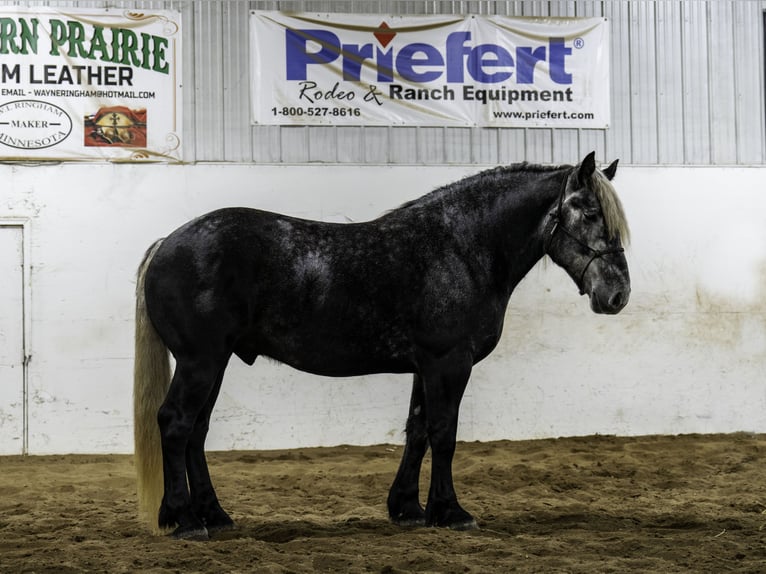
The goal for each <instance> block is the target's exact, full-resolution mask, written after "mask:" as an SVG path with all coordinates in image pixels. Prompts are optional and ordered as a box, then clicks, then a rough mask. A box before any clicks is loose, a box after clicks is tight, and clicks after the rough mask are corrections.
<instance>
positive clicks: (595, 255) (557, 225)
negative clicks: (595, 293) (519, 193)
mask: <svg viewBox="0 0 766 574" xmlns="http://www.w3.org/2000/svg"><path fill="white" fill-rule="evenodd" d="M575 169H576V168H575ZM571 173H574V170H573V171H572V172H571ZM571 173H570V174H568V175H567V176H566V177H565V178H564V183H563V185H562V186H561V193H560V194H559V201H558V208H557V209H556V213H555V214H554V215H553V217H552V218H551V219H552V221H553V227H552V228H551V231H550V233H549V234H548V239H547V240H546V241H545V243H544V245H543V252H544V253H546V254H549V255H550V252H549V249H550V246H551V243H552V242H553V236H554V235H556V232H557V231H558V230H559V229H560V230H561V231H562V232H564V234H565V235H567V237H569V238H570V239H572V240H573V241H574V242H575V243H577V244H579V245H580V246H582V247H585V249H587V250H588V251H590V252H591V256H590V259H588V261H587V263H585V266H584V267H583V268H582V271H580V278H579V280H578V281H577V288H578V289H579V290H580V295H584V294H585V290H584V289H583V283H584V280H585V272H586V271H587V270H588V267H590V264H591V263H593V261H595V260H596V259H600V258H601V257H603V256H604V255H611V254H614V253H624V252H625V249H623V248H622V247H610V248H608V249H595V248H593V247H591V246H590V245H588V243H587V242H586V241H583V240H582V239H580V238H579V237H577V235H575V234H574V233H573V232H572V231H571V230H570V229H569V228H567V227H566V226H565V225H564V224H563V223H561V221H562V217H561V211H562V204H563V203H564V193H565V192H566V189H567V183H568V182H569V177H570V175H571Z"/></svg>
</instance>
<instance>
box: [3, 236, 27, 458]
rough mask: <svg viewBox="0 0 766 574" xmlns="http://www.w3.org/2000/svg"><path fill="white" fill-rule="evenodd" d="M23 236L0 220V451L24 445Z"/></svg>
mask: <svg viewBox="0 0 766 574" xmlns="http://www.w3.org/2000/svg"><path fill="white" fill-rule="evenodd" d="M23 237H24V233H23V227H21V226H20V225H2V224H1V223H0V455H2V454H22V452H23V451H24V446H25V445H24V433H25V429H24V424H25V420H24V419H25V417H24V407H25V405H24V401H25V396H24V273H23V266H24V242H23Z"/></svg>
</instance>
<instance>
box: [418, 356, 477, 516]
mask: <svg viewBox="0 0 766 574" xmlns="http://www.w3.org/2000/svg"><path fill="white" fill-rule="evenodd" d="M472 365H473V363H472V361H471V360H470V357H469V356H467V355H466V356H459V357H452V358H450V356H447V357H444V358H442V359H440V360H439V361H438V362H436V363H435V364H432V365H429V366H428V368H427V370H426V369H424V371H423V373H422V375H423V382H424V390H425V399H426V421H427V422H426V424H427V429H428V439H429V441H430V443H431V487H430V489H429V491H428V502H427V504H426V513H425V518H426V525H428V526H446V527H449V528H453V529H455V530H470V529H473V528H477V525H476V521H475V520H474V518H473V516H471V515H470V514H469V513H468V512H466V511H465V510H463V508H462V507H461V506H460V504H458V501H457V494H455V487H454V485H453V482H452V459H453V456H454V454H455V443H456V437H457V422H458V412H459V410H460V401H461V400H462V398H463V392H464V391H465V387H466V385H467V384H468V378H469V376H470V374H471V367H472Z"/></svg>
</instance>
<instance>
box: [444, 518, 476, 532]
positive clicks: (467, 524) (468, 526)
mask: <svg viewBox="0 0 766 574" xmlns="http://www.w3.org/2000/svg"><path fill="white" fill-rule="evenodd" d="M447 527H448V528H449V529H450V530H478V529H479V525H478V524H477V523H476V521H475V520H474V519H473V518H472V519H471V520H465V521H463V522H456V523H455V524H448V525H447Z"/></svg>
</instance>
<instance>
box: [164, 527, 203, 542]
mask: <svg viewBox="0 0 766 574" xmlns="http://www.w3.org/2000/svg"><path fill="white" fill-rule="evenodd" d="M170 537H171V538H175V539H176V540H210V535H209V534H208V531H207V528H205V527H204V526H203V527H202V528H191V527H186V528H184V527H183V526H179V527H178V528H176V529H175V530H174V531H173V532H172V533H171V534H170Z"/></svg>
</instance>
